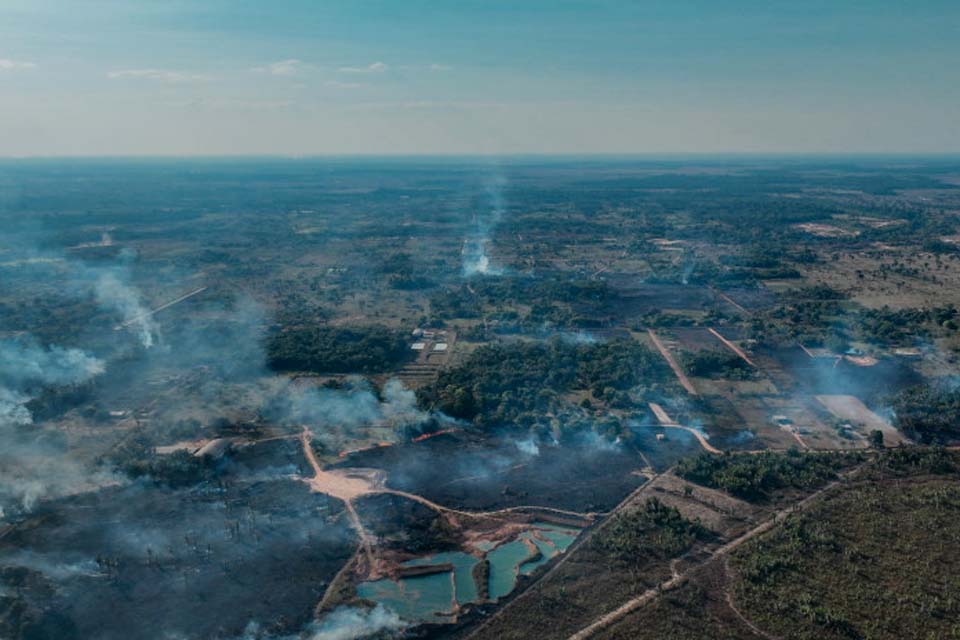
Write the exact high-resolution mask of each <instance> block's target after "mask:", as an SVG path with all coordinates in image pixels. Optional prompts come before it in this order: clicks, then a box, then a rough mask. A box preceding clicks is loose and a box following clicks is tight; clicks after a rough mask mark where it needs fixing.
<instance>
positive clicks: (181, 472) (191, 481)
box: [109, 437, 218, 487]
mask: <svg viewBox="0 0 960 640" xmlns="http://www.w3.org/2000/svg"><path fill="white" fill-rule="evenodd" d="M109 462H110V463H111V464H112V465H113V467H114V468H115V469H116V470H117V471H120V472H121V473H124V474H126V475H128V476H130V477H131V478H134V479H137V478H143V479H147V480H150V481H152V482H155V483H157V484H162V485H167V486H170V487H188V486H191V485H195V484H198V483H200V482H205V481H208V480H214V479H216V477H217V475H218V472H217V463H216V461H215V460H212V459H211V458H208V457H206V456H193V455H191V454H190V453H189V452H188V451H184V450H180V451H175V452H173V453H170V454H165V455H159V454H157V453H156V452H155V451H154V447H153V444H152V443H151V442H149V441H148V440H147V439H146V438H143V437H135V438H130V439H128V440H127V441H126V442H124V443H123V444H122V445H120V446H119V447H117V449H115V450H114V451H113V452H112V453H111V455H110V456H109Z"/></svg>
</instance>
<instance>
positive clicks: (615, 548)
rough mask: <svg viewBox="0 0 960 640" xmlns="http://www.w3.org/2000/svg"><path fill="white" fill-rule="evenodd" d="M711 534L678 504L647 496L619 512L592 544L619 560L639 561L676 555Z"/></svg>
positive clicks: (595, 537) (594, 538)
mask: <svg viewBox="0 0 960 640" xmlns="http://www.w3.org/2000/svg"><path fill="white" fill-rule="evenodd" d="M711 535H712V534H711V532H710V530H709V529H707V528H706V527H704V526H703V525H702V524H700V523H699V522H692V521H690V520H687V519H686V518H684V517H683V516H682V515H681V514H680V512H679V511H678V510H677V509H676V508H675V507H671V506H667V505H665V504H663V503H662V502H660V500H658V499H656V498H648V499H647V501H646V502H645V503H644V504H643V506H641V507H639V508H636V509H632V510H628V511H623V512H621V513H619V514H618V515H617V516H616V517H615V518H614V519H613V520H612V521H610V523H609V524H608V525H607V526H606V527H604V528H603V530H601V531H600V532H599V533H598V534H597V535H596V536H594V537H593V539H592V540H591V544H592V545H594V547H595V549H597V550H598V551H602V552H605V553H607V554H609V555H610V557H612V558H615V559H616V560H618V561H619V562H625V563H633V564H637V563H641V562H645V561H647V560H648V559H649V558H650V557H654V558H660V559H663V558H673V557H675V556H677V555H679V554H681V553H683V552H684V551H686V550H687V549H689V548H690V547H691V546H692V545H693V543H694V542H696V541H697V540H706V539H708V538H709V537H711Z"/></svg>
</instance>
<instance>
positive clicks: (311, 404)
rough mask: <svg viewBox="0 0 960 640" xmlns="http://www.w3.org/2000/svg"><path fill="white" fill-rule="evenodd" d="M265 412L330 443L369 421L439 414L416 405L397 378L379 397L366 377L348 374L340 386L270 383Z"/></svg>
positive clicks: (411, 420) (393, 422) (397, 421)
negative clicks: (311, 432) (306, 429)
mask: <svg viewBox="0 0 960 640" xmlns="http://www.w3.org/2000/svg"><path fill="white" fill-rule="evenodd" d="M271 385H272V389H271V391H270V392H269V393H270V394H272V398H270V399H269V400H267V403H266V409H265V413H266V414H267V416H268V417H269V418H271V419H273V420H277V421H280V422H289V423H296V424H303V425H307V426H309V427H311V430H312V431H313V433H314V435H316V436H317V437H318V438H320V439H321V440H324V441H327V442H328V443H329V444H337V445H339V444H342V443H343V441H345V440H347V439H349V438H350V437H351V435H352V434H351V431H352V430H354V429H356V428H358V427H364V426H369V425H387V426H390V427H393V428H395V429H398V430H399V429H402V428H404V427H409V426H416V425H419V424H422V423H424V422H426V421H427V420H429V419H430V418H431V417H438V418H440V419H442V420H450V419H449V418H446V416H442V415H439V416H433V415H432V414H430V413H427V412H425V411H421V410H420V409H418V408H417V398H416V394H414V393H413V391H411V390H409V389H407V388H406V387H404V386H403V383H402V382H400V381H399V380H397V379H391V380H389V381H388V382H387V383H386V384H385V385H384V386H383V389H382V391H381V393H380V395H379V397H378V394H377V393H376V391H375V390H374V388H373V387H372V386H371V385H370V383H369V382H367V381H366V380H365V379H363V378H358V377H351V378H348V379H347V381H346V383H345V386H344V387H343V388H339V389H330V388H323V387H299V386H297V385H295V384H291V383H289V382H287V381H285V380H282V379H277V380H275V381H273V382H272V383H271Z"/></svg>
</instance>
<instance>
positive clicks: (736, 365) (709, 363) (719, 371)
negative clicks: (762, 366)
mask: <svg viewBox="0 0 960 640" xmlns="http://www.w3.org/2000/svg"><path fill="white" fill-rule="evenodd" d="M683 366H684V368H685V369H686V370H687V373H688V374H690V375H692V376H701V377H705V378H726V379H728V380H745V379H747V378H749V377H750V376H751V375H753V371H754V370H753V368H752V367H751V366H750V365H748V364H747V363H746V362H744V361H743V358H741V357H740V356H738V355H736V354H734V353H730V352H729V351H720V350H718V349H703V350H701V351H694V352H691V353H688V354H685V355H684V357H683Z"/></svg>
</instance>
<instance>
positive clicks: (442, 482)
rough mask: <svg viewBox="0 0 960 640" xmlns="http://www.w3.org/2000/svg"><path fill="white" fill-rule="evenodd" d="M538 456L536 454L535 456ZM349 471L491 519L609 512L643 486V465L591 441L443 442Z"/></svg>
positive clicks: (380, 452) (379, 457) (367, 455)
mask: <svg viewBox="0 0 960 640" xmlns="http://www.w3.org/2000/svg"><path fill="white" fill-rule="evenodd" d="M534 451H535V452H534ZM343 464H344V466H355V467H374V468H378V469H383V470H384V471H386V472H387V474H388V479H387V485H388V486H390V487H392V488H395V489H399V490H402V491H409V492H411V493H416V494H418V495H422V496H423V497H425V498H427V499H429V500H432V501H434V502H437V503H439V504H442V505H444V506H446V507H451V508H457V509H467V510H478V511H489V510H494V509H503V508H506V507H514V506H520V505H536V506H544V507H553V508H558V509H567V510H571V511H578V512H588V511H606V510H608V509H610V508H612V507H613V506H614V505H616V504H617V503H618V502H619V501H620V500H622V499H623V497H624V496H626V495H627V494H628V493H629V492H630V491H631V490H632V489H634V488H636V487H638V486H640V485H641V484H642V483H643V482H644V477H643V476H642V475H637V474H636V473H634V472H636V471H638V470H640V469H642V468H643V467H645V463H644V461H643V459H642V458H641V457H640V456H639V455H637V454H635V453H634V454H631V453H630V452H629V449H627V448H625V447H619V446H616V445H613V444H612V443H605V442H602V441H599V440H595V439H593V438H591V439H590V441H589V442H586V443H583V444H581V445H579V446H575V445H547V444H535V443H534V442H533V441H532V440H531V441H529V445H525V447H524V449H522V448H521V447H520V446H518V445H517V444H516V443H515V442H512V441H510V440H508V439H501V440H499V441H489V440H484V439H481V438H478V437H476V436H466V435H461V434H456V435H441V436H436V437H434V438H430V439H428V440H424V441H423V442H419V443H416V444H412V445H408V446H402V447H401V446H396V447H383V448H379V449H374V450H371V451H364V452H361V453H357V454H353V455H351V456H350V459H349V460H348V461H347V462H345V463H343Z"/></svg>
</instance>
